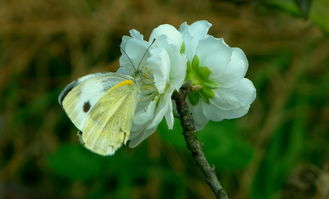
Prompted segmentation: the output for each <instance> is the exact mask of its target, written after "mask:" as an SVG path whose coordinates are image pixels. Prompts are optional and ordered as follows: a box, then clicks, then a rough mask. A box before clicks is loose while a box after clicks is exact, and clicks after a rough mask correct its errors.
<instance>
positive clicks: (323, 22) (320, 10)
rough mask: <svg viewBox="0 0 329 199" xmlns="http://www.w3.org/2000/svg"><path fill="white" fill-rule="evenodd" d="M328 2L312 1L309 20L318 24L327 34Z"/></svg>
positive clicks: (328, 25)
mask: <svg viewBox="0 0 329 199" xmlns="http://www.w3.org/2000/svg"><path fill="white" fill-rule="evenodd" d="M328 10H329V1H327V0H316V1H313V3H312V7H311V11H310V18H311V20H312V21H314V22H315V23H316V24H318V25H319V26H320V27H321V28H322V29H323V30H324V31H325V32H326V33H327V34H328V33H329V12H328Z"/></svg>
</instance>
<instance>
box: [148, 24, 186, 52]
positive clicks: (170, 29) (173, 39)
mask: <svg viewBox="0 0 329 199" xmlns="http://www.w3.org/2000/svg"><path fill="white" fill-rule="evenodd" d="M163 35H165V36H166V37H167V40H168V42H169V43H170V44H174V45H175V46H177V47H178V48H180V46H181V45H182V43H183V36H182V35H181V33H180V32H179V31H178V30H177V29H176V28H175V27H174V26H172V25H169V24H163V25H160V26H158V27H157V28H155V29H153V31H152V33H151V35H150V39H149V42H152V41H153V40H154V39H157V38H158V37H160V36H163Z"/></svg>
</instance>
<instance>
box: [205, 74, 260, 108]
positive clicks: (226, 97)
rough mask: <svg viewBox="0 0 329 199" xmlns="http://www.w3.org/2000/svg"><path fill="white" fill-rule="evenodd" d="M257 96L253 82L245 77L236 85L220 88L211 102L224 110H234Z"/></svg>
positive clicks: (249, 102)
mask: <svg viewBox="0 0 329 199" xmlns="http://www.w3.org/2000/svg"><path fill="white" fill-rule="evenodd" d="M255 98H256V89H255V87H254V85H253V83H252V82H251V81H250V80H249V79H247V78H243V79H242V80H240V82H239V83H237V84H236V85H235V86H234V87H231V88H218V89H216V90H215V96H214V98H212V99H211V100H210V103H212V104H214V105H216V106H217V107H219V108H221V109H223V110H232V109H237V108H240V107H244V106H247V105H249V104H251V103H252V102H253V101H254V100H255Z"/></svg>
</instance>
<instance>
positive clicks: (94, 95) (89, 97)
mask: <svg viewBox="0 0 329 199" xmlns="http://www.w3.org/2000/svg"><path fill="white" fill-rule="evenodd" d="M153 42H154V41H153ZM153 42H152V44H153ZM152 44H151V45H152ZM151 45H150V46H149V47H148V48H147V50H146V52H145V54H144V55H143V57H142V58H141V60H140V62H139V64H138V67H139V65H140V64H141V62H142V60H143V58H144V57H145V55H146V53H147V51H148V50H149V48H150V47H151ZM123 52H124V51H123ZM124 53H125V52H124ZM125 54H126V53H125ZM126 56H127V57H128V59H129V61H130V63H131V64H132V66H133V63H132V61H131V60H130V58H129V56H128V55H127V54H126ZM133 67H134V69H135V73H134V75H133V76H129V75H123V74H120V73H113V72H102V73H94V74H89V75H86V76H83V77H80V78H79V79H77V80H75V81H73V82H71V83H70V84H68V85H67V86H66V87H65V88H64V89H63V91H62V92H61V94H60V95H59V98H58V101H59V103H60V105H61V106H62V108H63V109H64V111H65V113H66V114H67V116H68V117H69V118H70V119H71V121H72V122H73V124H74V125H75V126H76V127H77V128H78V129H79V133H78V136H79V138H80V142H81V143H82V144H83V145H84V146H85V147H86V148H87V149H89V150H91V151H93V152H95V153H97V154H100V155H112V154H114V152H115V151H116V150H117V149H118V148H119V147H120V146H121V145H122V144H126V143H127V141H128V140H129V135H130V131H131V128H132V123H133V118H134V114H135V110H136V106H137V104H138V101H139V93H140V91H141V88H142V86H141V85H142V84H141V81H142V80H141V78H142V77H143V74H142V72H141V71H140V70H139V69H138V67H137V68H136V67H135V66H133Z"/></svg>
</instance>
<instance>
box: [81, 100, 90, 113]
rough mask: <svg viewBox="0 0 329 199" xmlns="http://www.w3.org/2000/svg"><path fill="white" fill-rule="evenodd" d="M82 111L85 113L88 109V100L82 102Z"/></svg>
mask: <svg viewBox="0 0 329 199" xmlns="http://www.w3.org/2000/svg"><path fill="white" fill-rule="evenodd" d="M82 109H83V112H85V113H87V112H88V111H89V110H90V103H89V101H87V102H85V103H84V104H83V108H82Z"/></svg>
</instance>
